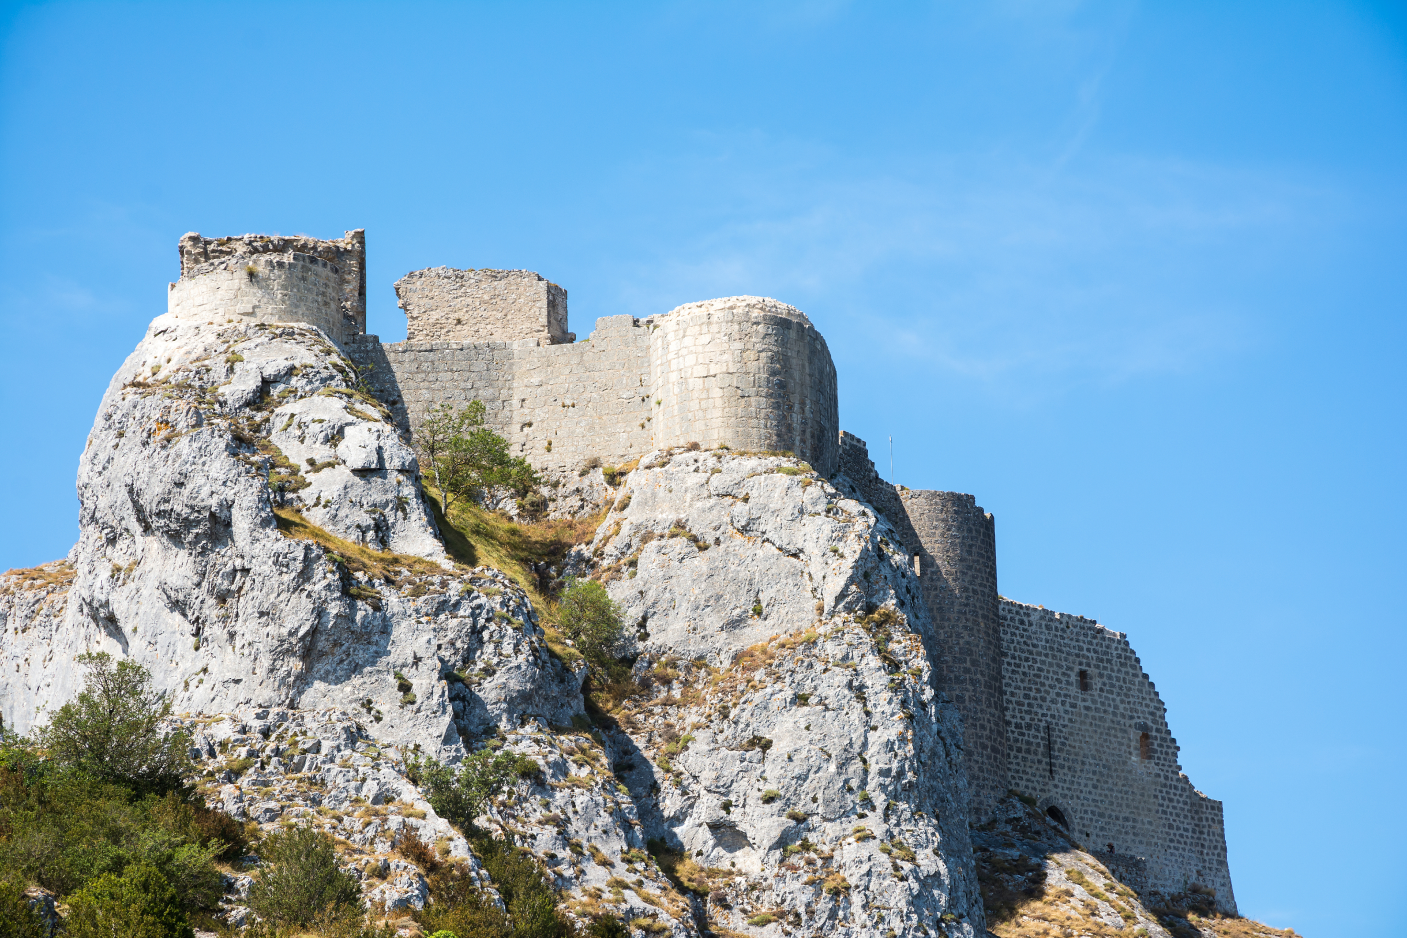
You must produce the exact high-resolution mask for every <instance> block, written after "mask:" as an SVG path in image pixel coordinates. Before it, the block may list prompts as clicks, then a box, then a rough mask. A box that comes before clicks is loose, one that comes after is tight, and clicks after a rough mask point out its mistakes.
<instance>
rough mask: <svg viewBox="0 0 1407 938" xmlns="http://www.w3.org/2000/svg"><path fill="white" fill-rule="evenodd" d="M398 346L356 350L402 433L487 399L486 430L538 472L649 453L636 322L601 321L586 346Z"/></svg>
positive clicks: (371, 344)
mask: <svg viewBox="0 0 1407 938" xmlns="http://www.w3.org/2000/svg"><path fill="white" fill-rule="evenodd" d="M537 343H538V340H536V339H527V340H520V341H518V342H483V343H474V342H411V341H406V342H399V343H394V344H388V345H382V344H381V343H380V342H379V341H378V340H377V339H376V337H375V336H366V337H364V338H362V339H360V340H358V341H356V342H355V343H354V344H353V345H352V346H351V352H350V354H351V355H352V358H353V359H354V360H355V361H357V363H358V364H359V365H362V366H365V365H370V366H372V371H371V372H370V373H369V375H368V381H369V383H370V384H371V386H372V387H373V389H374V390H375V391H376V393H377V396H378V397H379V398H380V399H381V400H382V401H384V402H385V403H386V404H387V405H388V406H390V407H391V408H392V409H393V411H394V412H395V413H396V415H397V417H398V419H399V420H400V421H401V422H402V424H403V425H404V426H406V427H413V426H415V425H416V424H418V423H419V422H420V421H421V420H423V419H424V417H425V415H426V414H427V413H428V412H429V411H430V410H432V409H433V408H435V407H436V406H438V405H439V404H442V403H448V404H452V405H455V406H460V405H462V404H465V403H468V402H469V401H470V400H474V399H478V400H481V401H483V402H484V405H485V409H486V411H487V415H488V421H489V424H490V425H491V426H492V427H493V428H494V429H495V430H496V431H498V432H499V433H501V434H502V435H503V436H504V438H505V439H507V440H508V442H509V444H510V447H511V449H512V452H513V453H514V454H515V455H520V456H523V457H525V458H527V459H528V460H529V461H530V462H531V463H532V464H533V465H534V466H535V467H537V468H538V469H546V470H556V471H568V470H576V469H579V468H580V467H581V465H582V464H583V463H584V462H585V461H586V460H587V459H590V458H592V457H595V458H598V459H600V460H602V461H603V462H605V463H606V464H608V465H609V464H619V463H622V462H627V461H629V460H632V459H636V458H638V457H640V456H643V455H644V454H645V453H647V452H649V451H650V449H652V448H653V440H652V430H651V415H650V405H649V396H648V395H649V388H648V387H646V386H645V381H646V376H647V375H648V374H649V337H648V334H647V330H646V329H645V328H644V327H642V326H641V325H640V324H639V322H638V321H637V320H635V319H633V318H632V317H630V316H608V317H603V318H601V319H598V320H597V321H596V331H595V332H593V333H592V335H591V338H590V339H589V340H588V341H586V342H576V343H572V344H570V345H539V344H537Z"/></svg>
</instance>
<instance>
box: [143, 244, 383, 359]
mask: <svg viewBox="0 0 1407 938" xmlns="http://www.w3.org/2000/svg"><path fill="white" fill-rule="evenodd" d="M178 250H179V252H180V257H181V278H180V280H178V281H176V282H175V283H173V284H171V285H170V287H169V289H168V292H167V299H166V311H167V312H168V313H169V314H171V315H173V316H176V317H177V318H180V319H206V320H210V321H213V320H215V319H217V318H218V319H220V320H224V319H248V320H253V321H255V322H301V323H307V324H309V325H313V326H317V327H318V328H320V329H321V330H322V331H323V332H324V333H326V334H327V337H328V338H330V339H332V340H333V341H334V342H336V343H338V344H339V345H340V344H342V343H345V342H346V341H347V340H348V339H349V338H351V337H352V336H356V335H361V334H362V333H364V332H365V331H366V234H365V232H364V231H363V230H362V229H357V230H356V231H349V232H347V233H346V236H345V237H343V238H340V239H338V240H335V241H320V240H318V239H317V238H308V237H304V236H301V235H299V236H294V237H283V236H279V235H240V236H239V237H234V238H204V237H201V236H200V235H199V234H197V233H195V232H190V233H189V234H186V235H184V236H182V238H181V240H180V242H179V245H178Z"/></svg>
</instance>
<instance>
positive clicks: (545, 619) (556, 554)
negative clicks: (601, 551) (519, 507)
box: [425, 485, 605, 663]
mask: <svg viewBox="0 0 1407 938" xmlns="http://www.w3.org/2000/svg"><path fill="white" fill-rule="evenodd" d="M425 495H426V502H428V503H429V505H430V510H431V512H433V514H434V516H435V524H437V525H438V526H439V528H440V536H441V538H442V539H443V540H444V544H445V550H446V551H448V552H449V555H450V556H451V557H452V558H454V559H455V560H456V561H458V562H460V563H463V564H467V565H469V566H479V565H481V564H482V565H484V566H489V567H493V568H494V569H496V570H501V571H503V573H505V574H507V575H508V577H509V579H511V580H513V582H514V583H517V584H518V585H519V586H520V587H522V589H523V591H524V592H525V593H527V594H528V599H529V600H530V601H531V602H532V604H533V607H534V608H535V609H536V610H537V611H538V616H539V623H540V624H541V625H542V629H543V631H544V632H545V633H546V634H547V645H548V647H549V648H551V649H552V652H553V653H554V654H555V655H557V657H558V658H560V659H561V660H563V661H565V662H568V663H571V662H574V661H577V660H579V659H580V658H581V654H580V653H579V652H577V651H576V649H574V648H572V647H571V646H570V645H568V644H567V643H566V642H565V641H564V640H563V638H562V636H561V634H560V633H559V632H558V631H557V630H556V629H555V628H554V627H553V626H552V624H551V623H552V622H553V621H554V619H555V617H556V609H557V602H556V596H555V590H554V585H553V584H554V580H555V573H554V572H553V571H556V570H559V569H560V567H561V563H562V561H563V560H565V559H566V556H567V552H568V551H570V550H571V549H572V548H573V547H575V546H577V545H578V544H586V543H589V542H590V541H591V539H592V538H593V537H595V536H596V529H597V528H598V527H600V526H601V522H602V521H603V520H604V518H605V515H604V513H603V514H601V515H597V516H593V517H591V518H585V519H558V520H553V521H539V522H536V523H534V524H521V523H519V522H517V521H513V520H512V519H510V518H507V517H505V516H503V515H501V514H498V513H496V512H491V511H486V510H484V509H483V508H480V507H479V506H478V505H475V504H473V503H472V502H470V501H468V500H467V499H460V500H459V501H457V502H456V503H455V504H454V505H453V506H452V507H451V509H450V514H449V517H448V518H446V516H445V513H444V508H443V505H442V503H441V501H440V499H439V498H438V495H437V493H436V492H435V491H434V490H433V488H431V487H430V486H428V485H427V486H426V488H425Z"/></svg>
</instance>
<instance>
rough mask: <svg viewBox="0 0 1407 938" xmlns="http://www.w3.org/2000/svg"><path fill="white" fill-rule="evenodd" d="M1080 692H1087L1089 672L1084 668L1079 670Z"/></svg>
mask: <svg viewBox="0 0 1407 938" xmlns="http://www.w3.org/2000/svg"><path fill="white" fill-rule="evenodd" d="M1080 690H1089V672H1088V671H1086V670H1085V669H1084V668H1081V669H1080Z"/></svg>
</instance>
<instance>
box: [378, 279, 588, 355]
mask: <svg viewBox="0 0 1407 938" xmlns="http://www.w3.org/2000/svg"><path fill="white" fill-rule="evenodd" d="M396 298H397V302H398V303H399V305H400V307H401V309H403V310H405V314H406V320H407V322H406V341H407V342H473V343H481V342H517V341H519V340H522V339H538V340H539V344H541V345H562V344H565V343H569V342H575V341H576V335H575V334H574V333H571V332H568V331H567V291H566V290H563V289H562V288H561V287H559V286H557V284H555V283H553V282H552V281H550V280H547V279H546V278H544V277H542V276H540V275H538V274H536V273H533V272H532V271H531V270H455V269H454V268H452V267H431V268H429V269H428V270H417V271H413V272H412V273H408V274H406V275H405V276H404V277H402V278H401V279H400V280H397V281H396Z"/></svg>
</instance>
